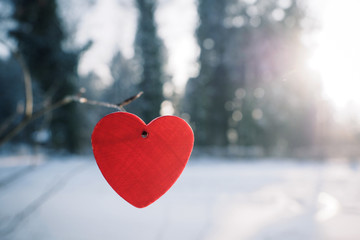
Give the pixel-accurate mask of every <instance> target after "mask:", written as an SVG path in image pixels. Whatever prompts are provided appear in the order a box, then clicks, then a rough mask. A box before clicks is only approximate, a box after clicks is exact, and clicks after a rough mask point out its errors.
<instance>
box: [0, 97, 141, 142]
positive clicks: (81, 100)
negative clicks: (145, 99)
mask: <svg viewBox="0 0 360 240" xmlns="http://www.w3.org/2000/svg"><path fill="white" fill-rule="evenodd" d="M142 94H143V92H139V93H138V94H136V95H135V96H132V97H130V98H128V99H126V100H125V101H123V102H121V103H119V104H112V103H107V102H99V101H94V100H89V99H87V98H84V97H81V96H67V97H65V98H63V99H62V100H59V101H57V102H55V103H53V104H51V105H49V106H46V107H43V108H42V109H40V110H38V111H36V112H34V113H33V114H32V115H30V116H25V117H24V118H23V120H22V121H21V122H20V123H19V124H18V125H16V126H15V127H14V128H13V129H12V130H10V131H9V132H8V133H7V134H6V135H5V136H3V137H1V138H0V146H1V145H2V144H4V143H5V142H7V141H9V140H10V139H12V138H13V137H14V136H16V135H17V134H18V133H19V132H20V131H21V130H22V129H23V128H24V127H25V126H26V125H28V124H29V123H30V122H32V121H33V120H35V119H37V118H39V117H41V116H43V115H45V114H46V113H48V112H51V111H54V110H55V109H58V108H60V107H62V106H64V105H67V104H69V103H71V102H78V103H81V104H89V105H95V106H102V107H108V108H115V109H117V110H118V111H124V109H123V107H124V106H126V105H128V104H129V103H131V102H132V101H134V100H136V99H138V98H139V97H140V96H141V95H142Z"/></svg>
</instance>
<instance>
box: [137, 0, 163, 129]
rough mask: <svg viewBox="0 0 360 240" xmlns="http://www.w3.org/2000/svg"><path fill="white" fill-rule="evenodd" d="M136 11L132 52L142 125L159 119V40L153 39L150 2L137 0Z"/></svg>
mask: <svg viewBox="0 0 360 240" xmlns="http://www.w3.org/2000/svg"><path fill="white" fill-rule="evenodd" d="M136 4H137V8H138V11H139V17H138V26H137V33H136V39H135V53H136V58H137V60H138V62H139V65H138V72H139V74H140V76H139V78H140V80H139V89H140V90H142V91H144V96H143V98H142V99H141V101H139V104H140V105H139V107H140V110H139V114H140V116H141V117H142V119H143V120H144V121H145V122H147V123H148V122H150V121H151V120H152V119H154V118H155V117H157V116H159V113H160V108H161V103H162V102H163V100H164V97H163V81H164V74H163V49H162V46H163V44H162V41H161V40H160V39H159V37H158V36H157V32H156V23H155V19H154V11H155V7H156V2H155V1H154V0H137V1H136Z"/></svg>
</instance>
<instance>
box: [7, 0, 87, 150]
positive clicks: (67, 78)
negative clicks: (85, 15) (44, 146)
mask: <svg viewBox="0 0 360 240" xmlns="http://www.w3.org/2000/svg"><path fill="white" fill-rule="evenodd" d="M14 6H15V11H14V15H13V18H14V19H15V20H16V21H17V23H18V27H17V28H16V29H15V30H13V31H11V32H10V34H11V36H12V37H13V38H14V39H16V41H17V45H18V46H17V47H18V51H19V52H20V53H21V54H22V55H23V56H24V59H25V62H26V64H27V65H28V67H29V71H30V74H31V76H32V77H33V80H34V81H35V82H37V83H38V85H39V88H40V90H41V91H42V93H43V96H42V97H41V96H36V97H37V99H38V100H39V99H41V98H45V99H46V101H47V102H54V101H58V100H60V99H61V98H63V97H64V96H65V95H67V94H74V93H75V92H76V91H77V86H76V78H77V64H78V57H79V52H65V51H64V50H63V47H62V43H63V41H64V40H65V39H66V34H65V32H64V31H63V28H62V25H61V22H60V19H59V17H58V15H57V4H56V1H55V0H46V1H37V0H15V1H14ZM35 101H36V99H35ZM45 119H47V121H48V128H49V131H50V136H51V139H50V140H51V146H53V147H66V148H67V149H68V150H70V151H76V150H78V148H79V145H80V141H78V140H79V134H78V131H77V129H78V127H79V125H80V124H81V120H80V119H81V118H80V116H79V115H78V111H77V110H76V106H75V105H73V104H69V105H67V106H65V107H63V108H61V109H59V110H57V111H55V112H53V114H52V115H47V117H46V118H45Z"/></svg>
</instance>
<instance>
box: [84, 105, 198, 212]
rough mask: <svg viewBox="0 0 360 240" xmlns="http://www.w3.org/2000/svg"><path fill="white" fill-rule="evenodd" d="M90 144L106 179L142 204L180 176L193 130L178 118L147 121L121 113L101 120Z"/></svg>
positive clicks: (161, 191) (134, 200)
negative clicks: (146, 122) (147, 122)
mask: <svg viewBox="0 0 360 240" xmlns="http://www.w3.org/2000/svg"><path fill="white" fill-rule="evenodd" d="M91 142H92V147H93V152H94V156H95V159H96V162H97V164H98V166H99V168H100V171H101V173H102V174H103V175H104V177H105V179H106V181H107V182H108V183H109V184H110V186H111V187H112V188H113V189H114V190H115V191H116V192H117V193H118V194H119V195H120V196H121V197H122V198H124V199H125V200H126V201H127V202H129V203H130V204H132V205H133V206H135V207H138V208H143V207H146V206H148V205H150V204H151V203H153V202H154V201H156V200H157V199H159V198H160V197H161V196H162V195H163V194H164V193H165V192H167V191H168V190H169V189H170V187H171V186H172V185H173V184H174V183H175V181H176V180H177V179H178V178H179V176H180V174H181V173H182V171H183V170H184V168H185V165H186V163H187V162H188V159H189V157H190V154H191V151H192V148H193V144H194V134H193V131H192V130H191V127H190V126H189V125H188V124H187V123H186V122H185V121H184V120H183V119H181V118H179V117H175V116H163V117H158V118H156V119H154V120H153V121H152V122H150V123H149V124H145V123H144V122H143V121H142V120H141V119H140V118H139V117H137V116H136V115H134V114H131V113H127V112H116V113H111V114H109V115H107V116H105V117H104V118H102V119H101V120H100V121H99V122H98V123H97V124H96V126H95V128H94V131H93V133H92V137H91Z"/></svg>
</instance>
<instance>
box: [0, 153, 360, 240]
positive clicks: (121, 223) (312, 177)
mask: <svg viewBox="0 0 360 240" xmlns="http://www.w3.org/2000/svg"><path fill="white" fill-rule="evenodd" d="M0 239H12V240H22V239H36V240H45V239H46V240H52V239H56V240H57V239H59V240H63V239H67V240H72V239H74V240H75V239H76V240H81V239H84V240H86V239H106V240H112V239H123V240H132V239H136V240H143V239H146V240H161V239H163V240H170V239H171V240H192V239H194V240H202V239H203V240H232V239H237V240H238V239H241V240H244V239H245V240H246V239H252V240H260V239H274V240H283V239H284V240H295V239H296V240H297V239H301V240H303V239H304V240H311V239H314V240H315V239H316V240H318V239H320V240H322V239H326V240H331V239H334V240H335V239H336V240H338V239H340V240H358V239H360V165H359V164H358V163H357V162H349V161H345V160H338V161H329V162H312V161H285V160H247V161H244V160H243V161H236V160H225V159H211V160H209V159H205V158H192V159H191V160H190V162H189V164H188V165H187V167H186V168H185V170H184V172H183V174H182V176H181V177H180V179H179V180H178V181H177V182H176V183H175V185H174V186H173V187H172V188H171V189H170V190H169V192H167V193H166V194H165V195H164V196H163V197H162V198H160V199H159V200H158V201H157V202H155V203H154V204H152V205H150V206H149V207H147V208H144V209H137V208H135V207H132V206H131V205H129V204H128V203H127V202H125V201H124V200H123V199H122V198H120V197H119V196H118V195H117V194H116V193H115V192H114V191H113V190H112V189H111V188H110V186H109V185H108V184H107V183H106V181H105V180H104V178H103V177H102V175H101V174H100V171H99V170H98V168H97V166H96V163H95V160H94V159H93V158H92V157H66V158H64V157H49V156H18V157H5V156H0Z"/></svg>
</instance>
